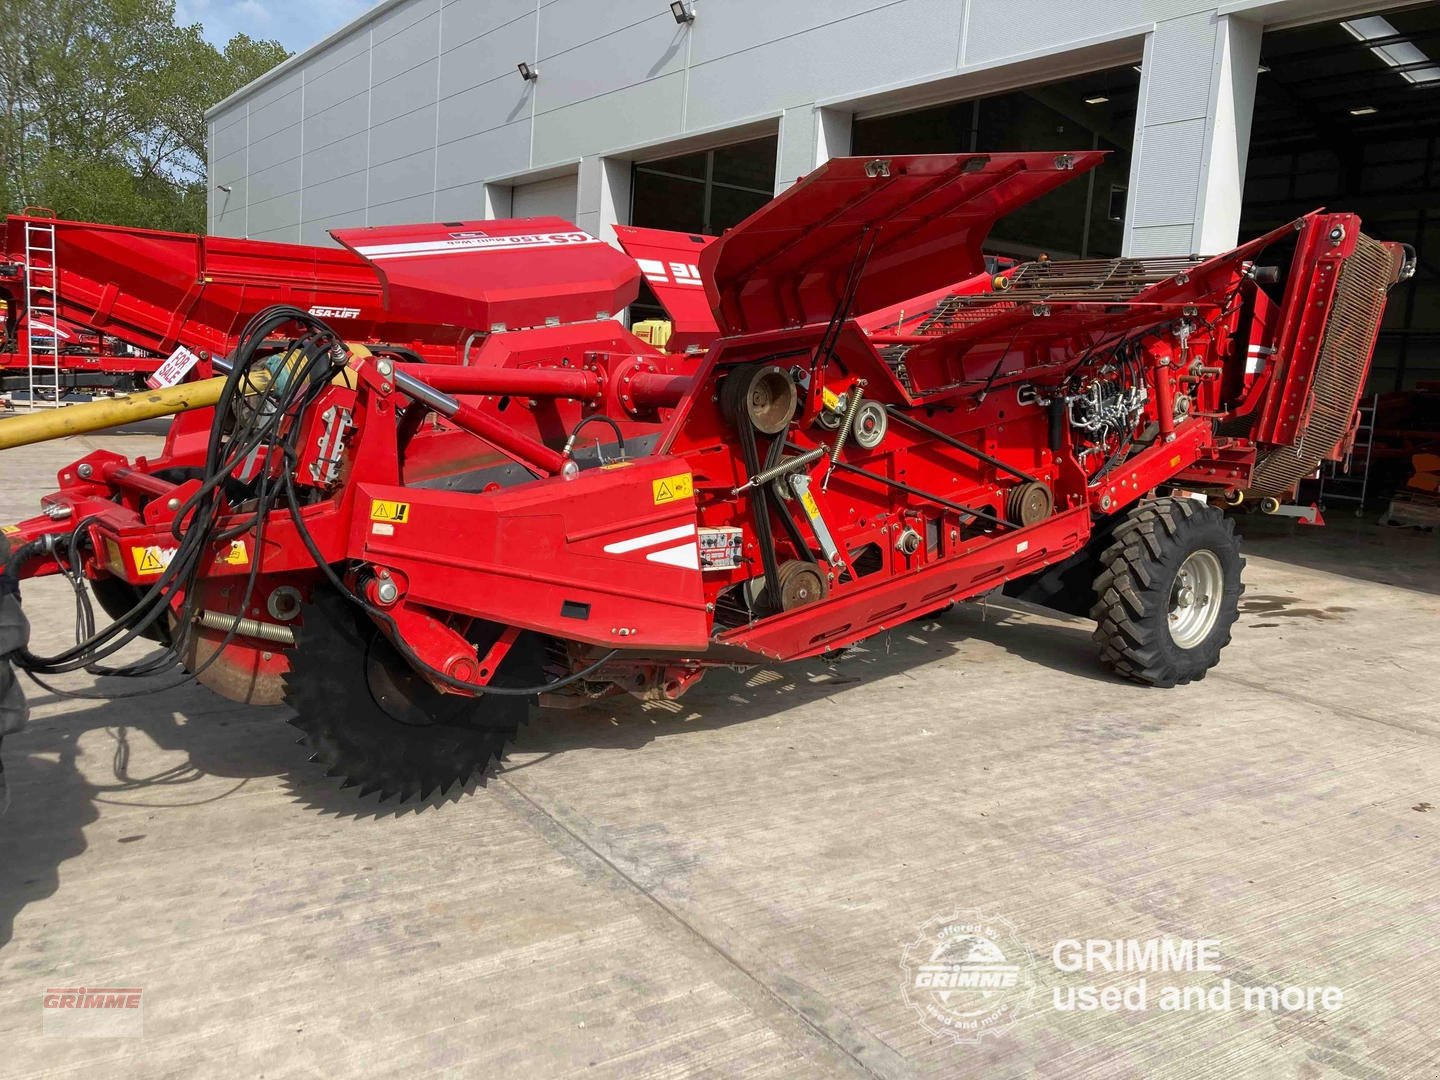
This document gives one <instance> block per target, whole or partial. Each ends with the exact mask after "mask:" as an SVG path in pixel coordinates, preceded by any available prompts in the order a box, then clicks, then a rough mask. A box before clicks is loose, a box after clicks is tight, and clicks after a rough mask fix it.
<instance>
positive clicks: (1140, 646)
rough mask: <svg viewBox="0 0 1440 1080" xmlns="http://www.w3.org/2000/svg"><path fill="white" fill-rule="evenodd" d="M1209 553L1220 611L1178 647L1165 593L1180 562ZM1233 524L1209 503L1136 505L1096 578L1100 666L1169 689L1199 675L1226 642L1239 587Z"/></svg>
mask: <svg viewBox="0 0 1440 1080" xmlns="http://www.w3.org/2000/svg"><path fill="white" fill-rule="evenodd" d="M1207 549H1208V550H1209V551H1211V552H1212V553H1213V554H1214V555H1215V557H1216V558H1217V559H1218V560H1219V562H1220V567H1221V569H1222V571H1223V574H1224V581H1223V586H1222V590H1221V593H1222V594H1221V600H1220V609H1219V611H1218V612H1217V614H1216V618H1215V624H1214V625H1213V626H1212V627H1211V628H1210V630H1209V633H1208V634H1206V636H1205V638H1204V639H1203V640H1201V641H1199V642H1197V643H1196V644H1195V645H1194V646H1193V647H1191V648H1188V649H1187V648H1180V647H1179V646H1178V645H1176V644H1175V642H1174V640H1173V639H1172V638H1171V635H1170V623H1169V612H1170V598H1171V591H1172V589H1173V588H1174V586H1175V580H1176V576H1177V575H1178V574H1179V571H1180V567H1181V564H1182V563H1184V562H1185V560H1186V559H1187V558H1189V557H1190V556H1191V555H1192V554H1193V553H1195V552H1196V551H1201V550H1207ZM1244 568H1245V560H1244V559H1243V558H1241V556H1240V545H1239V537H1238V536H1236V535H1235V523H1234V522H1233V521H1232V520H1230V519H1229V518H1227V517H1225V515H1224V514H1223V513H1221V512H1220V511H1219V510H1218V509H1216V508H1215V507H1212V506H1203V505H1201V504H1199V503H1197V502H1195V501H1194V500H1192V499H1186V498H1166V499H1157V500H1155V501H1153V502H1148V503H1144V504H1142V505H1140V506H1137V507H1135V508H1134V509H1133V510H1131V511H1130V513H1129V514H1127V515H1126V517H1125V519H1124V520H1123V521H1121V522H1120V524H1119V525H1118V526H1116V528H1115V531H1114V534H1113V535H1112V537H1111V540H1110V544H1109V545H1108V546H1107V547H1106V548H1105V550H1104V552H1103V553H1102V554H1101V556H1100V573H1099V576H1097V577H1096V579H1095V596H1096V601H1095V606H1094V607H1093V608H1091V610H1090V616H1091V618H1093V619H1094V620H1095V621H1096V627H1095V641H1096V643H1097V644H1099V646H1100V660H1101V662H1102V663H1103V664H1105V666H1106V667H1109V668H1110V669H1111V670H1113V671H1114V672H1116V673H1117V674H1119V675H1123V676H1125V677H1126V678H1128V679H1134V680H1135V681H1137V682H1142V683H1147V684H1149V685H1151V686H1159V687H1170V686H1176V685H1180V684H1184V683H1188V682H1191V681H1193V680H1195V679H1203V678H1204V677H1205V673H1206V672H1207V671H1209V670H1210V669H1211V668H1212V667H1214V666H1215V665H1216V664H1217V663H1219V661H1220V651H1221V650H1222V649H1223V648H1225V646H1226V645H1228V644H1229V643H1230V628H1231V627H1232V626H1233V625H1234V623H1235V620H1236V618H1237V617H1238V615H1239V605H1240V596H1241V594H1242V593H1243V592H1244V591H1245V586H1244V585H1243V583H1242V582H1241V572H1242V571H1243V570H1244Z"/></svg>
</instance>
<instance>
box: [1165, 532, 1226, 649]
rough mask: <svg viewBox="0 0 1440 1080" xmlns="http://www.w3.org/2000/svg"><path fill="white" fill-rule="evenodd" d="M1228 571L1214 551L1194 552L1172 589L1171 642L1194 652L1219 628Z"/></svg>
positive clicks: (1186, 561)
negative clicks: (1216, 624) (1222, 566)
mask: <svg viewBox="0 0 1440 1080" xmlns="http://www.w3.org/2000/svg"><path fill="white" fill-rule="evenodd" d="M1224 589H1225V571H1224V570H1223V569H1222V568H1221V566H1220V560H1219V559H1218V558H1217V557H1216V555H1215V553H1214V552H1213V551H1205V550H1201V551H1192V552H1191V553H1190V555H1189V557H1188V558H1186V560H1185V561H1184V562H1183V563H1181V564H1180V570H1179V571H1178V572H1177V573H1176V575H1175V582H1174V584H1172V585H1171V586H1170V617H1169V624H1170V640H1171V641H1173V642H1175V644H1176V645H1178V646H1179V647H1180V648H1182V649H1193V648H1194V647H1195V646H1196V645H1199V644H1200V643H1201V642H1202V641H1204V640H1205V639H1206V638H1207V637H1208V636H1209V635H1210V631H1211V630H1213V629H1214V628H1215V620H1216V619H1217V618H1218V617H1219V615H1220V599H1221V594H1222V593H1223V592H1224Z"/></svg>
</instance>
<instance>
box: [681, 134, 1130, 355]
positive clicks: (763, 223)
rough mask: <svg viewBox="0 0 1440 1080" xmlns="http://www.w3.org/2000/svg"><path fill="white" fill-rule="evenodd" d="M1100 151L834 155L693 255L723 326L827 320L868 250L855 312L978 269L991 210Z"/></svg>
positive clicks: (1034, 191)
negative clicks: (981, 247)
mask: <svg viewBox="0 0 1440 1080" xmlns="http://www.w3.org/2000/svg"><path fill="white" fill-rule="evenodd" d="M1104 156H1105V155H1104V152H1103V151H1098V150H1087V151H1082V152H1076V153H1063V154H1057V153H1053V152H1046V153H1034V154H924V155H896V156H892V157H883V158H860V157H852V158H833V159H831V160H830V161H828V162H826V163H825V164H824V165H822V166H820V168H818V169H816V170H815V171H814V172H812V173H811V174H810V175H809V176H806V177H805V178H804V179H802V180H801V181H800V182H799V183H797V184H796V185H795V186H794V187H792V188H790V189H789V190H788V191H786V192H785V193H784V194H782V195H781V196H779V197H778V198H777V199H775V200H774V201H773V202H771V203H769V204H768V205H766V206H764V207H762V208H761V209H759V210H757V211H756V212H755V213H754V214H751V215H750V216H749V217H748V218H746V219H745V220H744V221H742V222H741V223H740V224H739V225H737V226H735V228H734V229H731V230H730V231H729V232H727V233H726V234H725V235H724V236H722V237H721V238H720V239H719V240H718V241H716V242H715V243H713V244H711V245H710V246H709V247H708V248H706V249H705V251H704V252H703V254H702V255H701V256H700V269H701V273H702V276H703V278H704V279H705V289H706V292H707V293H708V294H709V297H710V303H711V306H712V308H713V309H714V311H715V313H716V316H717V318H718V321H719V324H720V327H721V329H722V330H723V331H724V332H726V333H730V334H739V333H756V332H759V331H765V330H776V329H780V328H783V327H787V326H798V325H803V324H806V323H818V322H825V321H827V320H829V319H830V317H831V315H832V314H833V313H834V311H835V308H836V306H837V305H838V304H839V302H840V299H841V297H842V296H843V295H844V293H845V290H846V283H847V280H848V279H849V277H850V274H851V270H852V267H854V266H855V265H856V263H857V260H859V259H860V258H861V257H862V256H863V255H864V253H865V251H866V249H867V248H868V249H869V256H868V258H867V259H865V261H864V269H863V272H862V273H861V275H860V280H859V284H858V288H857V289H856V294H855V304H854V307H853V311H856V312H859V311H875V310H877V309H879V308H883V307H887V306H889V305H891V304H897V303H899V302H900V301H901V300H904V299H906V298H907V297H913V296H918V295H920V294H922V293H926V292H929V291H931V290H933V289H936V288H939V287H940V286H942V285H944V284H945V283H946V282H952V281H957V280H959V279H961V278H964V277H968V276H969V275H971V274H978V273H980V272H982V271H983V270H984V269H985V259H984V256H983V255H982V254H981V251H980V245H981V243H982V242H983V241H984V239H985V237H986V236H987V235H988V234H989V232H990V228H991V226H993V225H994V223H995V221H996V220H997V219H999V218H1001V217H1003V216H1004V215H1005V214H1008V213H1009V212H1010V211H1012V210H1014V209H1016V208H1017V207H1019V206H1023V205H1024V204H1025V203H1028V202H1031V201H1033V200H1034V199H1036V198H1038V197H1039V196H1041V195H1043V194H1045V193H1046V192H1048V191H1051V190H1053V189H1054V188H1056V187H1058V186H1059V185H1060V184H1062V183H1064V182H1065V181H1066V180H1070V179H1072V178H1074V177H1076V176H1078V175H1080V174H1081V173H1084V172H1086V171H1088V170H1090V169H1092V168H1094V167H1095V166H1096V165H1098V164H1099V163H1100V162H1101V160H1102V159H1103V158H1104Z"/></svg>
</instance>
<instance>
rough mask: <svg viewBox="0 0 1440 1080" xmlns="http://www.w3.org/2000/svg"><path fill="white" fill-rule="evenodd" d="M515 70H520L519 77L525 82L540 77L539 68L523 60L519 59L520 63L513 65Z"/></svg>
mask: <svg viewBox="0 0 1440 1080" xmlns="http://www.w3.org/2000/svg"><path fill="white" fill-rule="evenodd" d="M515 70H517V71H518V72H520V77H521V78H522V79H524V80H525V81H526V82H534V81H535V80H536V79H538V78H539V77H540V72H539V70H538V69H537V68H532V67H531V66H530V65H529V64H527V63H525V61H524V60H521V61H520V63H518V64H516V65H515Z"/></svg>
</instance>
